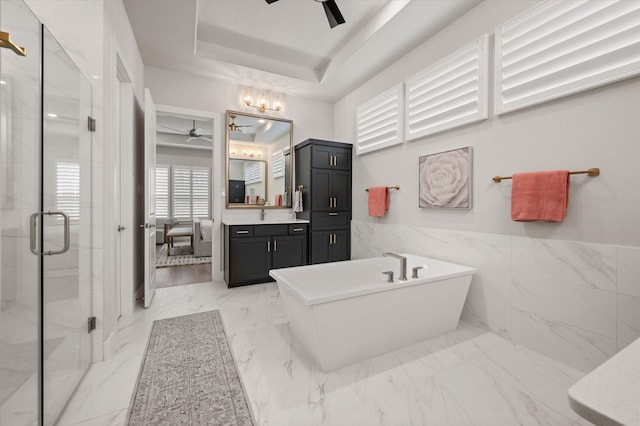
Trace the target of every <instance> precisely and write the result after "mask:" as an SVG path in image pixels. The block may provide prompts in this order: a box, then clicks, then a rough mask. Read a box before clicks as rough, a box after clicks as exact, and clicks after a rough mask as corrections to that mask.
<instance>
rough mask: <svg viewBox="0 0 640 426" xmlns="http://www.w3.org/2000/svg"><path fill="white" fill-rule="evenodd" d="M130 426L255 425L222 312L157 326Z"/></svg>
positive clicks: (150, 339) (135, 399) (162, 322)
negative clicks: (223, 323) (230, 346)
mask: <svg viewBox="0 0 640 426" xmlns="http://www.w3.org/2000/svg"><path fill="white" fill-rule="evenodd" d="M129 424H130V425H224V426H231V425H233V426H236V425H237V426H240V425H253V424H254V423H253V420H252V417H251V412H250V410H249V406H248V404H247V401H246V398H245V394H244V391H243V388H242V384H241V383H240V378H239V377H238V372H237V369H236V365H235V362H234V360H233V356H232V354H231V350H230V348H229V344H228V342H227V336H226V334H225V332H224V328H223V326H222V318H221V317H220V312H219V311H210V312H203V313H199V314H192V315H186V316H183V317H177V318H168V319H163V320H159V321H155V322H154V323H153V329H152V330H151V336H150V337H149V345H148V347H147V352H146V354H145V358H144V360H143V362H142V369H141V372H140V377H139V378H138V385H137V388H136V392H135V395H134V399H133V403H132V404H131V407H130V414H129Z"/></svg>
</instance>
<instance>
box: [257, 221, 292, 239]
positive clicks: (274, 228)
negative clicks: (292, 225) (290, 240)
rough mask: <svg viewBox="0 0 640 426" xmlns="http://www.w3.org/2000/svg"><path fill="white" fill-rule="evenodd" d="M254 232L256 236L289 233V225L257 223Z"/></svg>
mask: <svg viewBox="0 0 640 426" xmlns="http://www.w3.org/2000/svg"><path fill="white" fill-rule="evenodd" d="M253 234H254V235H255V236H256V237H269V236H272V235H287V225H285V224H283V225H255V226H254V227H253Z"/></svg>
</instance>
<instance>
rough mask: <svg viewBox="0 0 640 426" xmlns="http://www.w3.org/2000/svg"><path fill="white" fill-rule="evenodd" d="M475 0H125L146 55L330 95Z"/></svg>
mask: <svg viewBox="0 0 640 426" xmlns="http://www.w3.org/2000/svg"><path fill="white" fill-rule="evenodd" d="M480 1H481V0H336V3H337V5H338V7H339V8H340V11H341V12H342V15H343V16H344V18H345V20H346V23H345V24H342V25H338V26H337V27H335V28H333V29H332V28H330V27H329V23H328V22H327V18H326V15H325V13H324V10H323V7H322V4H320V3H319V2H317V1H313V0H279V1H277V2H275V3H273V4H267V3H266V1H265V0H124V5H125V8H126V10H127V14H128V15H129V20H130V22H131V26H132V28H133V32H134V34H135V37H136V41H137V43H138V46H139V48H140V52H141V54H142V59H143V61H144V63H145V65H151V66H157V67H162V68H167V69H173V70H177V71H182V72H186V73H191V74H197V75H203V76H207V77H212V78H217V79H222V80H227V81H232V82H234V83H237V84H242V85H247V86H251V87H255V88H259V89H269V90H271V91H274V92H284V93H287V94H292V95H300V96H307V97H313V98H317V99H322V100H327V101H336V100H338V99H340V98H342V97H343V96H345V95H346V94H348V93H349V92H351V91H352V90H354V89H355V88H357V87H358V86H360V85H361V84H363V83H364V82H366V81H367V80H368V79H369V78H371V77H373V76H375V75H376V74H377V73H378V72H380V71H381V70H382V69H384V68H386V67H388V66H389V65H391V64H392V63H393V62H394V61H396V60H398V59H399V58H401V57H402V56H404V55H405V54H406V53H408V52H409V51H410V50H412V49H413V48H415V47H416V46H418V45H419V44H420V43H422V42H423V41H424V40H426V39H427V38H428V37H430V36H431V35H433V34H435V33H436V32H438V31H439V30H441V29H442V28H444V27H445V26H446V25H448V24H449V23H451V22H452V21H453V20H455V19H456V18H458V17H459V16H461V15H463V14H464V13H466V12H467V11H468V10H470V9H471V8H472V7H474V6H475V5H477V4H478V3H479V2H480Z"/></svg>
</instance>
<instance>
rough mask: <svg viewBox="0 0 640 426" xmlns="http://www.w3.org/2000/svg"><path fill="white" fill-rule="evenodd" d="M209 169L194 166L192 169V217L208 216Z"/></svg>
mask: <svg viewBox="0 0 640 426" xmlns="http://www.w3.org/2000/svg"><path fill="white" fill-rule="evenodd" d="M210 181H211V179H210V177H209V169H208V168H205V167H194V168H193V169H192V189H193V194H192V198H191V199H192V202H193V217H209V193H210V190H209V186H210V185H209V182H210Z"/></svg>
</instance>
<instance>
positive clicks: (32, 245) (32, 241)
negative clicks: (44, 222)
mask: <svg viewBox="0 0 640 426" xmlns="http://www.w3.org/2000/svg"><path fill="white" fill-rule="evenodd" d="M44 215H47V216H62V219H63V221H64V224H63V226H64V236H63V238H64V239H63V244H62V249H60V250H47V251H41V250H39V249H38V247H37V241H36V235H37V230H38V229H37V226H38V218H39V217H42V216H44ZM29 223H30V225H29V231H30V232H29V249H30V250H31V253H33V254H35V255H36V256H40V255H45V256H53V255H56V254H62V253H65V252H66V251H67V250H69V245H70V238H69V235H70V231H69V226H70V220H69V215H68V214H67V213H65V212H63V211H52V210H49V211H46V212H36V213H33V214H32V215H31V218H30V220H29Z"/></svg>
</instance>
